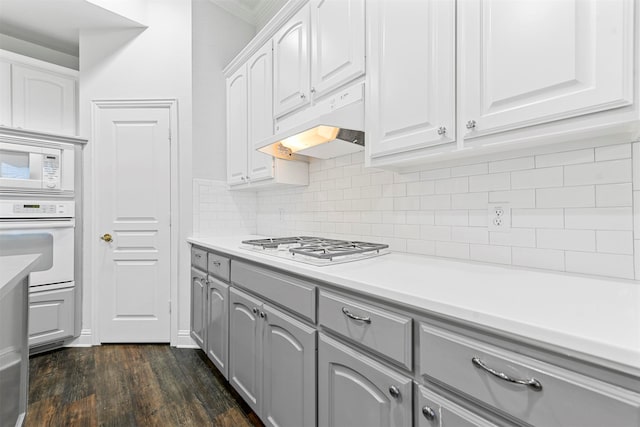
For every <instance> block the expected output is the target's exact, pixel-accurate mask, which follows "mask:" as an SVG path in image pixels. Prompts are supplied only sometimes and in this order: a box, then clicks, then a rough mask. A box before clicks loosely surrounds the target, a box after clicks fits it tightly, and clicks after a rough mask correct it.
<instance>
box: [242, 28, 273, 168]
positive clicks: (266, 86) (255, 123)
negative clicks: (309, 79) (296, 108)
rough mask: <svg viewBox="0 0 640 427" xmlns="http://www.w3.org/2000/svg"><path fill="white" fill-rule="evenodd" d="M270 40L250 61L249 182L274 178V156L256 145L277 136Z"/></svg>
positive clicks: (248, 73)
mask: <svg viewBox="0 0 640 427" xmlns="http://www.w3.org/2000/svg"><path fill="white" fill-rule="evenodd" d="M271 46H272V44H271V40H269V41H268V42H267V43H266V44H265V45H264V46H263V47H262V48H261V49H260V50H259V51H258V52H256V53H255V54H254V55H253V56H252V57H251V59H249V61H248V62H247V81H248V102H249V103H248V111H249V121H248V126H249V129H248V132H249V144H248V147H247V150H248V162H249V174H248V175H249V179H250V180H251V181H258V180H262V179H268V178H273V157H271V156H269V155H267V154H264V153H261V152H260V151H257V150H256V149H255V144H256V143H258V142H260V141H262V140H263V139H265V138H268V137H270V136H272V135H273V50H272V48H271Z"/></svg>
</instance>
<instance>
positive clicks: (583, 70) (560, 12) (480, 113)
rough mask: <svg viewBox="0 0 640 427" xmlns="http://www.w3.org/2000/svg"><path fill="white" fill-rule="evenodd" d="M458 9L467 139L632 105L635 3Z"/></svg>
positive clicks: (526, 1)
mask: <svg viewBox="0 0 640 427" xmlns="http://www.w3.org/2000/svg"><path fill="white" fill-rule="evenodd" d="M458 5H459V28H462V29H463V31H461V32H460V34H461V37H462V38H461V43H460V53H461V57H460V60H461V61H462V64H463V66H462V68H461V70H462V73H461V84H462V88H461V95H462V110H461V119H462V122H463V123H464V124H465V128H464V129H465V132H466V134H465V138H473V137H476V136H482V135H487V134H491V133H496V132H500V131H506V130H512V129H518V128H523V127H526V126H531V125H535V124H541V123H548V122H551V121H555V120H559V119H563V118H568V117H573V116H578V115H584V114H587V113H593V112H598V111H604V110H609V109H613V108H616V107H621V106H625V105H630V104H631V103H632V102H633V80H632V79H633V67H631V66H629V64H631V63H632V61H633V16H634V13H633V6H634V4H633V2H632V1H628V0H612V1H595V0H591V1H538V0H523V1H518V2H513V1H509V0H488V1H479V0H473V1H465V2H460V3H459V4H458ZM467 124H468V126H467Z"/></svg>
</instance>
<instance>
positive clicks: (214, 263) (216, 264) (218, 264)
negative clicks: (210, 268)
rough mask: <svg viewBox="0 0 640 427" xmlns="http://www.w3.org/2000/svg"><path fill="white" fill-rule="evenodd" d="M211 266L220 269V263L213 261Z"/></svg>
mask: <svg viewBox="0 0 640 427" xmlns="http://www.w3.org/2000/svg"><path fill="white" fill-rule="evenodd" d="M212 264H213V265H214V266H216V267H220V261H213V262H212Z"/></svg>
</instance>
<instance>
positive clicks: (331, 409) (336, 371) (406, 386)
mask: <svg viewBox="0 0 640 427" xmlns="http://www.w3.org/2000/svg"><path fill="white" fill-rule="evenodd" d="M319 337H320V338H319V345H318V425H319V426H320V427H325V426H326V427H328V426H332V427H340V426H367V427H376V426H379V427H409V426H411V425H412V416H413V414H412V410H411V409H412V400H413V398H412V385H413V383H412V381H411V379H410V378H408V377H405V376H404V375H401V374H399V373H397V372H396V371H394V370H392V369H390V368H388V367H386V366H384V365H382V364H381V363H378V362H377V361H374V360H372V359H370V358H368V357H366V356H364V355H363V354H361V353H359V352H357V351H355V350H353V349H351V348H349V347H347V346H345V345H343V344H341V343H339V342H338V341H336V340H334V339H333V338H330V337H328V336H326V335H324V334H323V333H321V334H320V335H319Z"/></svg>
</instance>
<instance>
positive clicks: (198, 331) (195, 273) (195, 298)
mask: <svg viewBox="0 0 640 427" xmlns="http://www.w3.org/2000/svg"><path fill="white" fill-rule="evenodd" d="M206 298H207V273H205V272H204V271H200V270H198V269H196V268H191V338H193V340H194V341H195V342H196V344H198V346H199V347H200V348H201V349H203V350H205V345H204V338H205V336H204V332H205V321H206V320H205V319H206V315H205V301H206ZM205 351H206V350H205Z"/></svg>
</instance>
